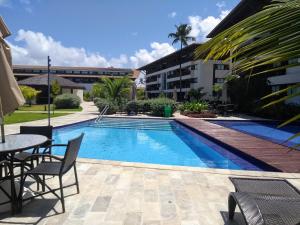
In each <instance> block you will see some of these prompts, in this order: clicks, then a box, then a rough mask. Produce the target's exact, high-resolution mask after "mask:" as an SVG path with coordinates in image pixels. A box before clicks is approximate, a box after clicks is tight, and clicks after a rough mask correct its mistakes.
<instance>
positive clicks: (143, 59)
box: [9, 30, 175, 68]
mask: <svg viewBox="0 0 300 225" xmlns="http://www.w3.org/2000/svg"><path fill="white" fill-rule="evenodd" d="M9 44H10V46H11V48H12V56H13V63H14V64H32V65H44V64H46V59H47V56H48V55H50V56H51V58H52V65H59V66H99V67H110V66H113V67H133V68H137V67H140V66H142V65H145V64H147V63H150V62H152V61H154V60H156V59H159V58H161V57H163V56H165V55H168V54H170V53H172V52H174V51H175V48H174V47H173V46H171V45H170V44H168V43H158V42H153V43H151V45H150V47H151V50H147V49H140V50H137V51H136V52H135V53H134V55H132V56H130V57H128V56H127V55H125V54H121V55H120V56H119V57H114V58H110V59H107V58H105V57H104V56H102V55H101V54H100V53H98V52H88V51H86V49H84V48H76V47H66V46H64V45H63V44H62V43H61V42H59V41H56V40H54V39H53V38H52V37H51V36H46V35H44V34H43V33H40V32H33V31H30V30H28V31H25V30H19V31H18V33H17V36H16V38H15V44H12V43H9Z"/></svg>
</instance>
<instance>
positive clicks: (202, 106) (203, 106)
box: [179, 102, 208, 113]
mask: <svg viewBox="0 0 300 225" xmlns="http://www.w3.org/2000/svg"><path fill="white" fill-rule="evenodd" d="M207 109H208V104H207V103H206V102H186V103H184V104H182V105H180V106H179V110H180V112H192V113H201V112H202V111H204V110H207Z"/></svg>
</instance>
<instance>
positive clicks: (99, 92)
mask: <svg viewBox="0 0 300 225" xmlns="http://www.w3.org/2000/svg"><path fill="white" fill-rule="evenodd" d="M91 97H92V98H105V93H104V89H103V86H102V84H101V83H99V82H97V83H94V84H93V86H92V89H91Z"/></svg>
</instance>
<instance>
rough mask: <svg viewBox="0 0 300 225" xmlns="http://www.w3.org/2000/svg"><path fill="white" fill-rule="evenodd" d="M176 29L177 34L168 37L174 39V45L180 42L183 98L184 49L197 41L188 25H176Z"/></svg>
mask: <svg viewBox="0 0 300 225" xmlns="http://www.w3.org/2000/svg"><path fill="white" fill-rule="evenodd" d="M175 27H176V32H175V33H170V34H169V35H168V37H169V38H172V39H173V42H172V45H174V44H177V43H178V42H180V52H179V78H180V81H179V93H180V97H181V95H182V94H181V92H182V70H181V66H182V48H183V47H184V46H187V45H188V43H189V42H191V41H195V40H196V39H195V38H194V37H192V36H190V33H191V31H192V27H191V26H190V25H187V24H180V25H179V26H177V25H175Z"/></svg>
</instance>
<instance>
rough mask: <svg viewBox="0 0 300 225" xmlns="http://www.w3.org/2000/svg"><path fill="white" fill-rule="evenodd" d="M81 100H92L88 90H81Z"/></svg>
mask: <svg viewBox="0 0 300 225" xmlns="http://www.w3.org/2000/svg"><path fill="white" fill-rule="evenodd" d="M83 100H84V101H86V102H90V101H91V100H92V96H91V93H90V92H89V91H85V92H83Z"/></svg>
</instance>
